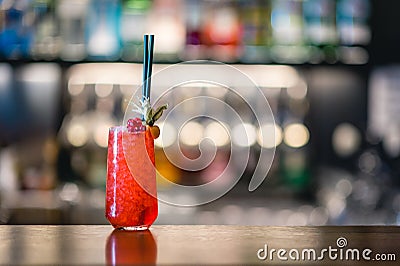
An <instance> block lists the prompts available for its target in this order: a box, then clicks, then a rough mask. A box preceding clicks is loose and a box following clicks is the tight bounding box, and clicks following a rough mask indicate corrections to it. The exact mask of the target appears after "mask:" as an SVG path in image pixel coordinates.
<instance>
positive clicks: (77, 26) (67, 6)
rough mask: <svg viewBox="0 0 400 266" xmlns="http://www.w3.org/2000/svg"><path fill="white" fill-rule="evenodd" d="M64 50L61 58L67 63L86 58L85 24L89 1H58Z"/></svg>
mask: <svg viewBox="0 0 400 266" xmlns="http://www.w3.org/2000/svg"><path fill="white" fill-rule="evenodd" d="M57 4H58V5H57V7H56V11H57V15H58V17H59V19H60V35H61V40H62V48H61V54H60V57H61V59H63V60H66V61H80V60H83V59H84V58H85V57H86V48H85V23H86V13H87V9H88V4H89V0H60V1H57Z"/></svg>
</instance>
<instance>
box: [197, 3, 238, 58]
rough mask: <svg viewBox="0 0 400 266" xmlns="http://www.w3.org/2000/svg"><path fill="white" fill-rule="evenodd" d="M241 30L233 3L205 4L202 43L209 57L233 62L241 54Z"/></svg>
mask: <svg viewBox="0 0 400 266" xmlns="http://www.w3.org/2000/svg"><path fill="white" fill-rule="evenodd" d="M241 40H242V29H241V24H240V20H239V13H238V9H237V6H236V2H234V1H223V2H213V1H206V2H205V14H204V25H203V30H202V42H204V44H206V45H207V50H208V54H209V57H211V58H213V59H216V60H220V61H224V62H234V61H236V60H237V59H238V58H239V56H240V54H241V49H240V48H241V47H240V45H241Z"/></svg>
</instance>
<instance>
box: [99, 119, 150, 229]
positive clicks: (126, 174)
mask: <svg viewBox="0 0 400 266" xmlns="http://www.w3.org/2000/svg"><path fill="white" fill-rule="evenodd" d="M105 211H106V218H107V219H108V221H109V222H110V223H111V225H112V226H113V227H114V228H119V229H126V230H146V229H148V228H149V227H150V226H151V225H152V224H153V223H154V221H155V220H156V218H157V215H158V203H157V189H156V170H155V158H154V139H153V137H152V135H151V132H150V129H149V128H148V127H145V126H139V127H135V128H134V129H133V130H132V128H129V130H128V128H127V127H126V126H117V127H112V128H110V130H109V137H108V155H107V181H106V210H105Z"/></svg>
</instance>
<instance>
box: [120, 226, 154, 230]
mask: <svg viewBox="0 0 400 266" xmlns="http://www.w3.org/2000/svg"><path fill="white" fill-rule="evenodd" d="M118 229H119V230H126V231H144V230H147V229H149V226H147V225H139V226H123V227H118Z"/></svg>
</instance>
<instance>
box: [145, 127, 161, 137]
mask: <svg viewBox="0 0 400 266" xmlns="http://www.w3.org/2000/svg"><path fill="white" fill-rule="evenodd" d="M148 127H149V128H150V133H151V136H153V139H156V138H158V137H159V136H160V128H159V127H158V126H148Z"/></svg>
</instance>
